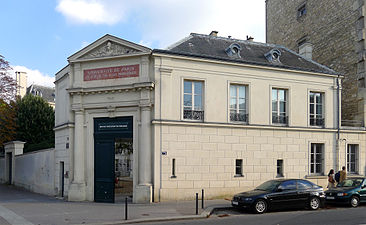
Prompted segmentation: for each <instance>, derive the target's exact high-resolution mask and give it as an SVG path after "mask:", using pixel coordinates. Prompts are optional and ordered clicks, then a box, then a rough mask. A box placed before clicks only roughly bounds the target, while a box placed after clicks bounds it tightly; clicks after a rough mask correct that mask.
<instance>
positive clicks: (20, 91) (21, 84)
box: [15, 71, 27, 98]
mask: <svg viewBox="0 0 366 225" xmlns="http://www.w3.org/2000/svg"><path fill="white" fill-rule="evenodd" d="M15 77H16V82H17V95H19V96H20V97H21V98H22V97H24V95H25V94H26V92H27V73H26V72H19V71H15Z"/></svg>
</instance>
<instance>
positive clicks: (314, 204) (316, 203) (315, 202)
mask: <svg viewBox="0 0 366 225" xmlns="http://www.w3.org/2000/svg"><path fill="white" fill-rule="evenodd" d="M319 207H320V200H319V198H317V197H311V198H310V201H309V208H310V209H312V210H317V209H319Z"/></svg>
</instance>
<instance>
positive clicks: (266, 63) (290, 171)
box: [54, 32, 366, 202]
mask: <svg viewBox="0 0 366 225" xmlns="http://www.w3.org/2000/svg"><path fill="white" fill-rule="evenodd" d="M341 78H342V76H340V75H339V74H337V73H336V72H334V71H333V70H331V69H329V68H327V67H325V66H322V65H320V64H318V63H315V62H314V61H311V60H308V59H306V58H304V57H302V56H300V55H298V54H297V53H295V52H293V51H291V50H289V49H287V48H285V47H282V46H279V45H271V44H264V43H257V42H253V41H247V40H238V39H232V38H224V37H219V36H217V32H212V33H211V34H210V35H203V34H190V35H189V36H188V37H186V38H184V39H182V40H181V41H179V42H177V43H176V44H174V45H172V46H171V47H169V48H168V49H166V50H161V49H154V50H152V49H149V48H147V47H144V46H141V45H138V44H135V43H132V42H129V41H126V40H123V39H120V38H118V37H114V36H111V35H105V36H103V37H101V38H100V39H98V40H97V41H95V42H94V43H92V44H90V45H89V46H87V47H85V48H84V49H82V50H80V51H78V52H76V53H75V54H73V55H72V56H70V57H69V58H68V65H67V66H66V67H64V68H63V69H62V70H60V71H59V72H58V73H57V74H56V81H55V84H56V111H55V112H56V125H55V179H54V180H55V187H56V189H57V191H56V192H57V193H58V194H60V195H61V196H63V195H65V196H67V198H68V199H69V200H71V201H80V200H88V201H102V202H114V201H115V199H116V197H117V196H118V195H119V194H121V193H122V194H125V195H132V196H133V201H134V202H151V201H164V200H182V199H193V198H194V195H195V193H196V192H199V191H200V190H201V189H205V195H206V196H207V197H218V196H223V195H232V194H234V193H237V192H240V191H245V190H248V189H251V188H253V187H254V186H257V185H258V184H260V183H262V182H264V181H266V180H268V179H274V178H277V177H286V178H306V179H309V180H311V181H313V182H315V183H317V184H321V185H326V182H327V178H326V174H327V172H328V171H329V170H330V169H331V168H333V169H337V168H340V167H341V166H343V165H346V166H347V168H348V172H349V174H365V162H366V154H365V149H366V145H365V144H366V142H365V140H366V131H365V130H355V129H353V130H346V129H341V128H340V126H339V117H340V114H339V108H340V105H339V104H338V102H339V101H338V100H339V98H340V94H339V93H340V92H339V89H340V85H339V83H340V79H341ZM351 156H352V157H351ZM129 161H130V162H129ZM124 186H125V187H126V188H127V189H128V190H126V191H123V190H120V188H123V187H124ZM117 188H119V189H118V190H117ZM61 192H62V193H61ZM128 192H131V193H128ZM117 200H118V199H117Z"/></svg>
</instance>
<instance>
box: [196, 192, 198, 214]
mask: <svg viewBox="0 0 366 225" xmlns="http://www.w3.org/2000/svg"><path fill="white" fill-rule="evenodd" d="M196 215H198V193H196Z"/></svg>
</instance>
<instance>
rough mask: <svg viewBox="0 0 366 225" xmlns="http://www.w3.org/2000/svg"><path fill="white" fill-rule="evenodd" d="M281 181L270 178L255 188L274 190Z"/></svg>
mask: <svg viewBox="0 0 366 225" xmlns="http://www.w3.org/2000/svg"><path fill="white" fill-rule="evenodd" d="M280 183H281V182H280V181H277V180H269V181H266V182H264V183H263V184H261V185H259V186H258V187H257V188H256V189H255V190H261V191H273V189H275V188H276V187H277V186H278V185H279V184H280Z"/></svg>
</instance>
